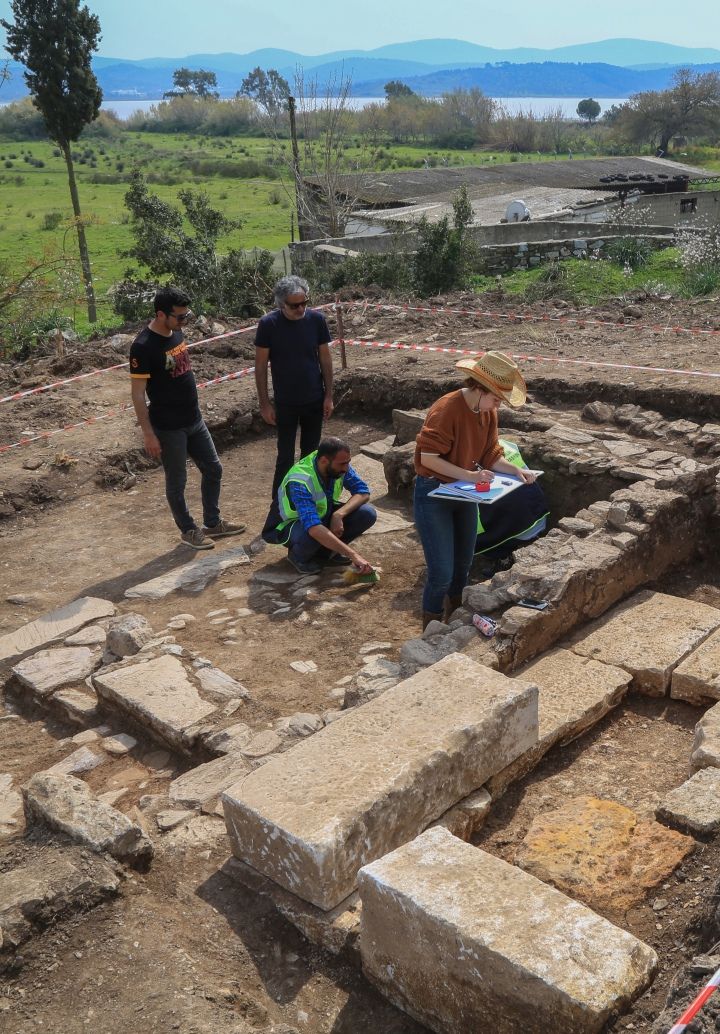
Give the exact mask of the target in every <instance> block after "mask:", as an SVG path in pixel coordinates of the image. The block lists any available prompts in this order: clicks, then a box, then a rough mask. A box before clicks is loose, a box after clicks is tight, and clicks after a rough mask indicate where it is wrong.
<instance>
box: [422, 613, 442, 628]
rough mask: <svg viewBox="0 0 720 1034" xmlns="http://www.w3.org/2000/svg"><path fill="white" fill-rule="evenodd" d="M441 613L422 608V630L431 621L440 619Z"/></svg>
mask: <svg viewBox="0 0 720 1034" xmlns="http://www.w3.org/2000/svg"><path fill="white" fill-rule="evenodd" d="M442 619H443V616H442V614H431V613H430V611H429V610H424V611H423V615H422V630H423V632H424V631H425V629H426V628H427V627H428V625H429V624H430V622H431V621H442Z"/></svg>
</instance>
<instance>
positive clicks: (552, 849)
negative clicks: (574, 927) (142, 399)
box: [515, 797, 695, 912]
mask: <svg viewBox="0 0 720 1034" xmlns="http://www.w3.org/2000/svg"><path fill="white" fill-rule="evenodd" d="M694 849H695V842H694V841H693V840H692V839H691V838H690V837H686V836H683V835H682V833H677V832H676V831H675V830H672V829H667V827H666V826H663V825H661V824H660V823H659V822H653V821H648V820H643V819H640V818H638V816H637V815H636V814H635V812H634V811H632V810H631V809H630V808H626V807H624V806H623V805H622V804H617V803H616V802H615V801H604V800H599V799H598V798H596V797H576V798H574V799H573V800H570V801H567V802H566V803H564V804H563V805H562V806H561V807H559V808H555V809H553V810H552V811H548V812H543V813H542V814H540V815H537V816H536V817H535V819H534V820H533V822H532V824H531V826H530V829H529V830H528V832H527V835H526V836H525V839H524V841H523V843H522V844H521V845H520V847H519V849H518V851H517V854H516V856H515V862H516V864H517V865H519V866H521V867H522V868H523V869H525V870H526V871H527V872H530V873H532V874H533V876H537V878H538V879H539V880H542V881H543V883H551V884H552V885H553V886H554V887H557V888H558V890H562V891H563V892H564V893H566V894H569V895H571V896H572V897H574V898H577V899H579V900H580V901H584V902H585V904H586V905H589V906H590V908H593V909H596V910H598V911H604V910H607V909H611V910H612V911H614V912H616V911H622V910H624V909H628V908H632V907H633V906H634V905H638V904H640V903H641V902H642V901H644V900H645V898H646V897H647V894H648V891H650V890H651V889H653V888H655V887H658V886H659V885H660V884H662V883H664V882H665V881H666V880H667V879H668V877H669V876H670V874H671V873H672V872H673V871H674V870H675V869H676V868H677V866H678V865H680V863H681V862H682V861H684V859H685V858H687V856H688V855H689V854H691V853H692V851H693V850H694Z"/></svg>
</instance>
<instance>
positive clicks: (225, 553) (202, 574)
mask: <svg viewBox="0 0 720 1034" xmlns="http://www.w3.org/2000/svg"><path fill="white" fill-rule="evenodd" d="M249 563H250V557H249V556H248V555H247V553H246V552H245V550H244V549H243V547H242V546H233V547H232V548H231V549H223V550H220V549H214V550H213V552H212V553H206V554H205V556H201V557H197V558H196V559H195V560H191V561H190V563H189V564H183V566H182V567H176V568H175V569H174V570H173V571H168V572H167V574H161V575H159V577H157V578H151V579H150V581H149V582H140V583H139V584H138V585H132V586H131V587H130V588H129V589H126V590H125V595H126V596H127V597H128V599H141V600H162V599H164V598H165V597H166V596H169V595H170V593H171V592H202V590H203V589H204V588H205V586H206V585H207V584H208V582H210V581H212V579H213V578H217V576H218V575H219V574H222V572H223V571H227V570H228V569H229V568H231V567H237V566H238V565H239V564H249Z"/></svg>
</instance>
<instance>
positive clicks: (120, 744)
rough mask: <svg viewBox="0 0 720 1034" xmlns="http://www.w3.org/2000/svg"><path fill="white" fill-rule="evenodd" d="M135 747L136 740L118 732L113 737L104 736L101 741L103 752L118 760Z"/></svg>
mask: <svg viewBox="0 0 720 1034" xmlns="http://www.w3.org/2000/svg"><path fill="white" fill-rule="evenodd" d="M136 746H137V740H136V739H135V737H134V736H128V734H127V733H125V732H119V733H117V735H115V736H106V737H105V739H104V740H103V741H102V747H103V750H106V751H107V752H108V754H112V755H113V756H114V757H118V758H120V757H123V756H124V755H125V754H127V753H128V752H129V751H131V750H132V749H133V747H136Z"/></svg>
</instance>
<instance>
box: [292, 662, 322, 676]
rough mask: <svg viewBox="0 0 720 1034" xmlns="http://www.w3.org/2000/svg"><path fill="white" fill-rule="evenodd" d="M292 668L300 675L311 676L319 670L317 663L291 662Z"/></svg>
mask: <svg viewBox="0 0 720 1034" xmlns="http://www.w3.org/2000/svg"><path fill="white" fill-rule="evenodd" d="M290 667H291V668H292V669H293V671H297V672H298V673H299V674H300V675H310V674H312V672H314V671H317V670H318V668H317V664H316V663H315V661H291V662H290Z"/></svg>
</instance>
